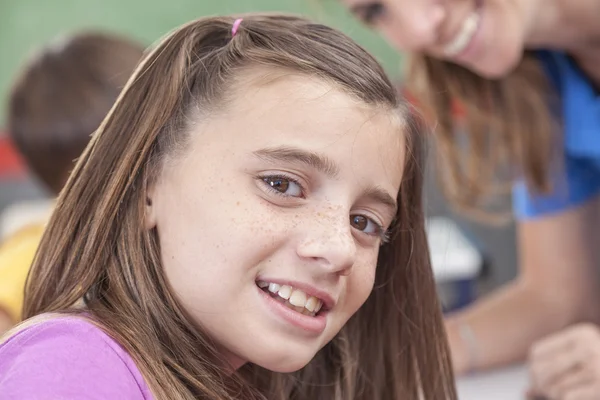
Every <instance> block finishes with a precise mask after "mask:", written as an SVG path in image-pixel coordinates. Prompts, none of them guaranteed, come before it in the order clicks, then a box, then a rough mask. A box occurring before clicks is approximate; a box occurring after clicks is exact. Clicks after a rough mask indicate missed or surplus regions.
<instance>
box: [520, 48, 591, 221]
mask: <svg viewBox="0 0 600 400" xmlns="http://www.w3.org/2000/svg"><path fill="white" fill-rule="evenodd" d="M538 55H539V58H540V60H541V62H542V64H543V66H544V68H545V70H546V73H547V75H548V77H549V79H550V81H551V82H552V83H553V84H554V86H555V89H556V90H557V92H558V94H559V96H560V100H561V113H562V114H561V115H560V118H561V121H562V126H563V129H564V132H563V140H564V144H563V148H562V154H563V156H564V160H563V165H564V167H563V168H562V171H560V173H557V174H555V175H554V176H550V179H551V183H552V192H551V193H549V194H544V195H536V194H535V193H531V192H530V191H529V190H528V189H527V188H526V186H525V183H524V182H522V181H519V182H517V183H516V184H515V186H514V188H513V209H514V212H515V214H516V215H517V218H519V219H530V218H535V217H540V216H544V215H547V214H550V213H555V212H560V211H565V210H567V209H569V208H572V207H575V206H577V205H580V204H582V203H584V202H586V201H587V200H589V199H591V198H593V197H594V196H596V195H598V194H600V96H599V94H598V93H597V92H596V91H595V89H594V87H593V86H592V84H591V82H590V81H589V80H588V78H587V77H586V76H585V74H584V73H583V72H582V71H581V70H580V69H579V67H577V65H576V64H575V63H574V62H573V60H572V59H571V58H570V57H568V56H567V55H566V54H564V53H560V52H550V51H540V52H539V53H538Z"/></svg>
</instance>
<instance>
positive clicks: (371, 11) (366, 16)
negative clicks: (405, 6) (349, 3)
mask: <svg viewBox="0 0 600 400" xmlns="http://www.w3.org/2000/svg"><path fill="white" fill-rule="evenodd" d="M384 13H385V6H384V5H383V4H381V3H379V2H376V3H371V4H368V5H366V6H364V7H362V8H361V10H360V11H359V12H357V14H358V17H359V18H360V19H362V21H363V22H364V23H365V24H367V25H373V24H375V23H376V22H377V20H378V19H379V18H381V17H382V16H383V14H384Z"/></svg>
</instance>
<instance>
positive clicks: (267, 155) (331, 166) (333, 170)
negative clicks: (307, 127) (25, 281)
mask: <svg viewBox="0 0 600 400" xmlns="http://www.w3.org/2000/svg"><path fill="white" fill-rule="evenodd" d="M252 154H254V155H255V156H256V157H258V158H259V159H261V160H264V161H270V162H288V163H301V164H305V165H308V166H309V167H312V168H314V169H316V170H317V171H319V172H321V173H323V174H325V175H327V176H329V177H331V178H333V179H335V178H337V177H338V175H339V174H340V169H339V167H338V166H337V164H336V163H335V162H334V161H333V160H331V159H330V158H329V157H327V156H325V155H323V154H319V153H315V152H312V151H306V150H303V149H299V148H296V147H271V148H264V149H260V150H256V151H254V152H253V153H252ZM363 195H364V196H365V197H368V198H371V199H373V200H375V201H377V202H379V203H382V204H383V205H385V206H387V207H388V208H390V210H391V211H392V213H393V215H395V214H396V211H397V209H398V203H397V202H396V199H395V198H393V197H392V196H391V195H390V194H389V193H388V192H387V191H386V190H385V189H383V188H381V187H379V186H371V187H368V188H366V190H365V191H364V194H363Z"/></svg>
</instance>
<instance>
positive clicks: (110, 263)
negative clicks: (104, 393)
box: [24, 14, 456, 400]
mask: <svg viewBox="0 0 600 400" xmlns="http://www.w3.org/2000/svg"><path fill="white" fill-rule="evenodd" d="M233 21H234V19H233V18H231V17H222V18H202V19H199V20H197V21H194V22H191V23H189V24H187V25H185V26H183V27H181V28H179V29H177V30H175V31H174V32H173V33H171V34H170V35H168V36H167V37H166V38H165V39H164V40H162V41H161V42H160V43H159V44H158V45H157V46H156V48H155V49H154V51H153V52H152V53H150V54H149V55H148V56H147V57H146V59H145V60H144V61H143V63H142V64H141V66H140V67H139V68H138V70H137V71H136V73H134V75H133V77H132V78H131V80H130V81H129V83H128V85H127V86H126V88H125V89H124V91H123V93H122V94H121V96H120V98H119V100H118V101H117V103H116V104H115V106H114V107H113V109H112V111H111V112H110V113H109V115H108V116H107V118H106V119H105V120H104V122H103V123H102V125H101V127H100V129H99V130H98V131H97V132H96V133H95V135H94V137H93V139H92V141H91V143H90V145H89V146H88V147H87V149H86V150H85V152H84V154H83V156H82V157H81V159H80V160H79V161H78V163H77V165H76V168H75V170H74V172H73V173H72V175H71V178H70V179H69V181H68V183H67V185H66V187H65V189H64V191H63V192H62V193H61V196H60V197H59V200H58V204H57V208H56V211H55V212H54V214H53V216H52V218H51V221H50V223H49V226H48V228H47V230H46V233H45V235H44V237H43V239H42V243H41V245H40V248H39V250H38V253H37V256H36V259H35V262H34V265H33V268H32V271H31V274H30V276H29V280H28V285H27V290H26V300H25V311H24V313H25V317H32V316H35V315H38V314H41V313H47V312H77V311H69V310H72V309H73V305H74V304H75V303H76V302H77V301H78V300H79V299H81V298H84V299H85V303H86V308H85V309H86V312H88V313H89V315H90V316H91V318H93V320H94V321H96V323H97V324H98V325H99V326H101V327H102V328H103V329H104V330H105V331H106V332H108V333H109V334H110V335H112V336H113V337H114V338H115V339H116V340H117V341H118V342H119V343H120V344H121V345H123V346H124V347H125V348H126V349H127V351H128V352H129V353H130V354H131V356H132V357H133V358H134V360H135V362H136V364H137V366H138V367H139V369H140V371H141V372H142V374H143V376H144V377H145V379H146V382H147V383H148V385H149V386H150V388H151V390H152V391H153V393H154V395H155V397H156V398H157V399H192V398H203V399H234V398H235V399H238V398H243V399H264V398H268V399H279V400H284V399H285V400H290V399H298V400H300V399H316V400H319V399H322V400H331V399H340V400H346V399H348V400H349V399H354V400H361V399H362V400H390V399H397V400H400V399H417V398H420V397H421V396H423V398H426V399H428V400H436V399H439V400H442V399H454V398H456V396H455V392H454V386H453V377H452V372H451V366H450V361H449V353H448V348H447V342H446V338H445V332H444V327H443V323H442V316H441V311H440V305H439V303H438V300H437V297H436V289H435V284H434V280H433V277H432V271H431V267H430V262H429V254H428V250H427V242H426V237H425V230H424V217H423V210H422V205H421V200H422V199H421V187H422V170H421V161H422V156H421V146H420V142H421V139H422V138H421V136H422V131H421V130H420V128H419V125H418V124H417V122H416V121H413V119H412V116H411V114H410V113H408V112H407V111H406V110H404V111H403V109H404V108H405V107H404V105H403V103H402V101H401V100H400V99H399V97H398V94H397V92H396V90H395V89H394V87H393V86H392V84H391V83H390V81H389V80H388V78H387V77H386V76H385V73H384V72H383V70H382V68H381V67H380V66H379V65H378V64H377V62H376V61H375V60H374V59H373V58H372V57H371V56H370V55H369V54H368V53H367V52H366V51H365V50H363V49H362V48H361V47H359V46H358V45H357V44H355V43H354V42H353V41H352V40H351V39H349V38H348V37H346V36H345V35H343V34H341V33H339V32H337V31H335V30H333V29H331V28H328V27H326V26H323V25H320V24H316V23H313V22H310V21H308V20H305V19H302V18H299V17H294V16H285V15H271V14H260V15H257V14H252V15H246V16H245V19H244V21H243V23H242V26H241V27H240V29H239V31H238V32H237V35H236V36H235V37H234V38H232V36H231V27H232V23H233ZM261 66H265V67H269V68H283V69H286V70H288V71H293V72H296V73H301V74H304V75H306V76H307V77H314V78H316V79H324V80H326V81H327V82H330V83H331V84H332V85H333V86H334V87H336V88H339V89H340V90H343V91H344V92H346V93H348V94H349V95H350V96H354V97H355V98H358V99H360V100H361V101H363V102H365V103H366V104H369V105H372V106H375V107H381V108H382V109H383V110H389V111H390V112H401V113H403V117H404V118H405V119H406V124H405V125H404V126H405V132H403V133H404V134H406V135H407V137H408V140H407V143H408V147H409V149H408V154H409V156H408V157H407V160H406V166H405V172H404V178H403V182H402V185H401V188H400V192H399V194H398V201H399V204H400V207H399V210H398V214H397V218H396V228H395V230H394V233H395V234H394V235H393V237H392V239H391V241H390V243H389V244H386V245H384V246H383V247H382V248H381V251H380V255H379V261H378V267H377V274H376V281H375V288H374V290H373V292H372V294H371V296H370V297H369V298H368V300H367V301H366V303H365V304H364V306H363V307H362V308H361V309H360V310H359V311H358V312H357V313H356V314H355V315H354V316H353V317H352V318H351V320H350V321H349V322H348V324H347V325H346V326H345V327H344V328H343V329H342V330H341V332H340V333H339V334H338V335H337V336H336V337H335V338H334V339H333V340H332V341H331V342H330V343H329V344H328V345H326V346H325V347H324V348H323V349H322V350H321V351H319V353H318V354H317V355H316V357H315V358H314V359H313V360H312V361H311V362H310V363H309V364H308V365H307V366H306V367H305V368H303V369H302V370H301V371H298V372H296V373H293V374H277V373H272V372H270V371H266V370H264V369H261V368H259V367H257V366H254V365H246V366H244V367H243V368H241V369H240V371H238V373H235V374H233V376H228V373H227V371H224V370H222V369H220V368H219V367H218V365H222V363H221V362H220V361H219V359H218V357H217V355H216V354H217V351H216V350H215V348H214V346H213V345H212V342H211V341H210V340H209V338H206V337H205V335H203V334H202V332H199V331H198V329H197V328H196V327H195V326H194V324H193V322H191V321H190V320H189V319H188V318H186V314H185V312H184V311H183V310H182V309H181V307H180V306H179V305H178V303H177V301H176V300H175V298H174V295H173V294H172V293H171V292H170V290H169V287H168V284H167V281H166V279H165V275H164V272H163V270H162V265H161V261H160V249H159V246H158V239H157V232H156V231H155V230H152V231H148V230H146V229H144V226H143V222H141V221H143V220H144V212H145V209H146V205H145V204H146V195H145V193H146V190H147V188H148V185H149V183H150V182H152V179H154V178H155V177H156V176H157V173H158V170H159V168H160V163H161V160H162V159H163V158H164V157H165V156H166V155H167V154H170V153H172V152H173V151H177V150H178V149H181V148H182V146H184V145H185V143H186V140H187V137H188V136H187V135H188V134H189V132H188V130H187V129H185V127H186V120H188V119H189V118H190V116H191V115H192V113H193V115H198V114H197V110H198V109H199V110H201V111H202V112H201V113H200V114H201V115H206V114H210V113H211V112H213V110H215V109H221V108H222V106H223V104H224V103H226V102H227V100H228V96H227V95H228V93H231V90H232V86H234V85H235V77H236V76H237V75H238V74H240V72H242V71H243V70H245V69H247V68H250V67H261ZM399 133H400V132H399Z"/></svg>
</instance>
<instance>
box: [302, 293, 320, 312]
mask: <svg viewBox="0 0 600 400" xmlns="http://www.w3.org/2000/svg"><path fill="white" fill-rule="evenodd" d="M318 303H319V299H317V298H316V297H315V296H310V298H309V299H308V300H306V304H305V305H304V307H305V308H306V309H307V310H308V311H310V312H314V311H315V308H317V304H318Z"/></svg>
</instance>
